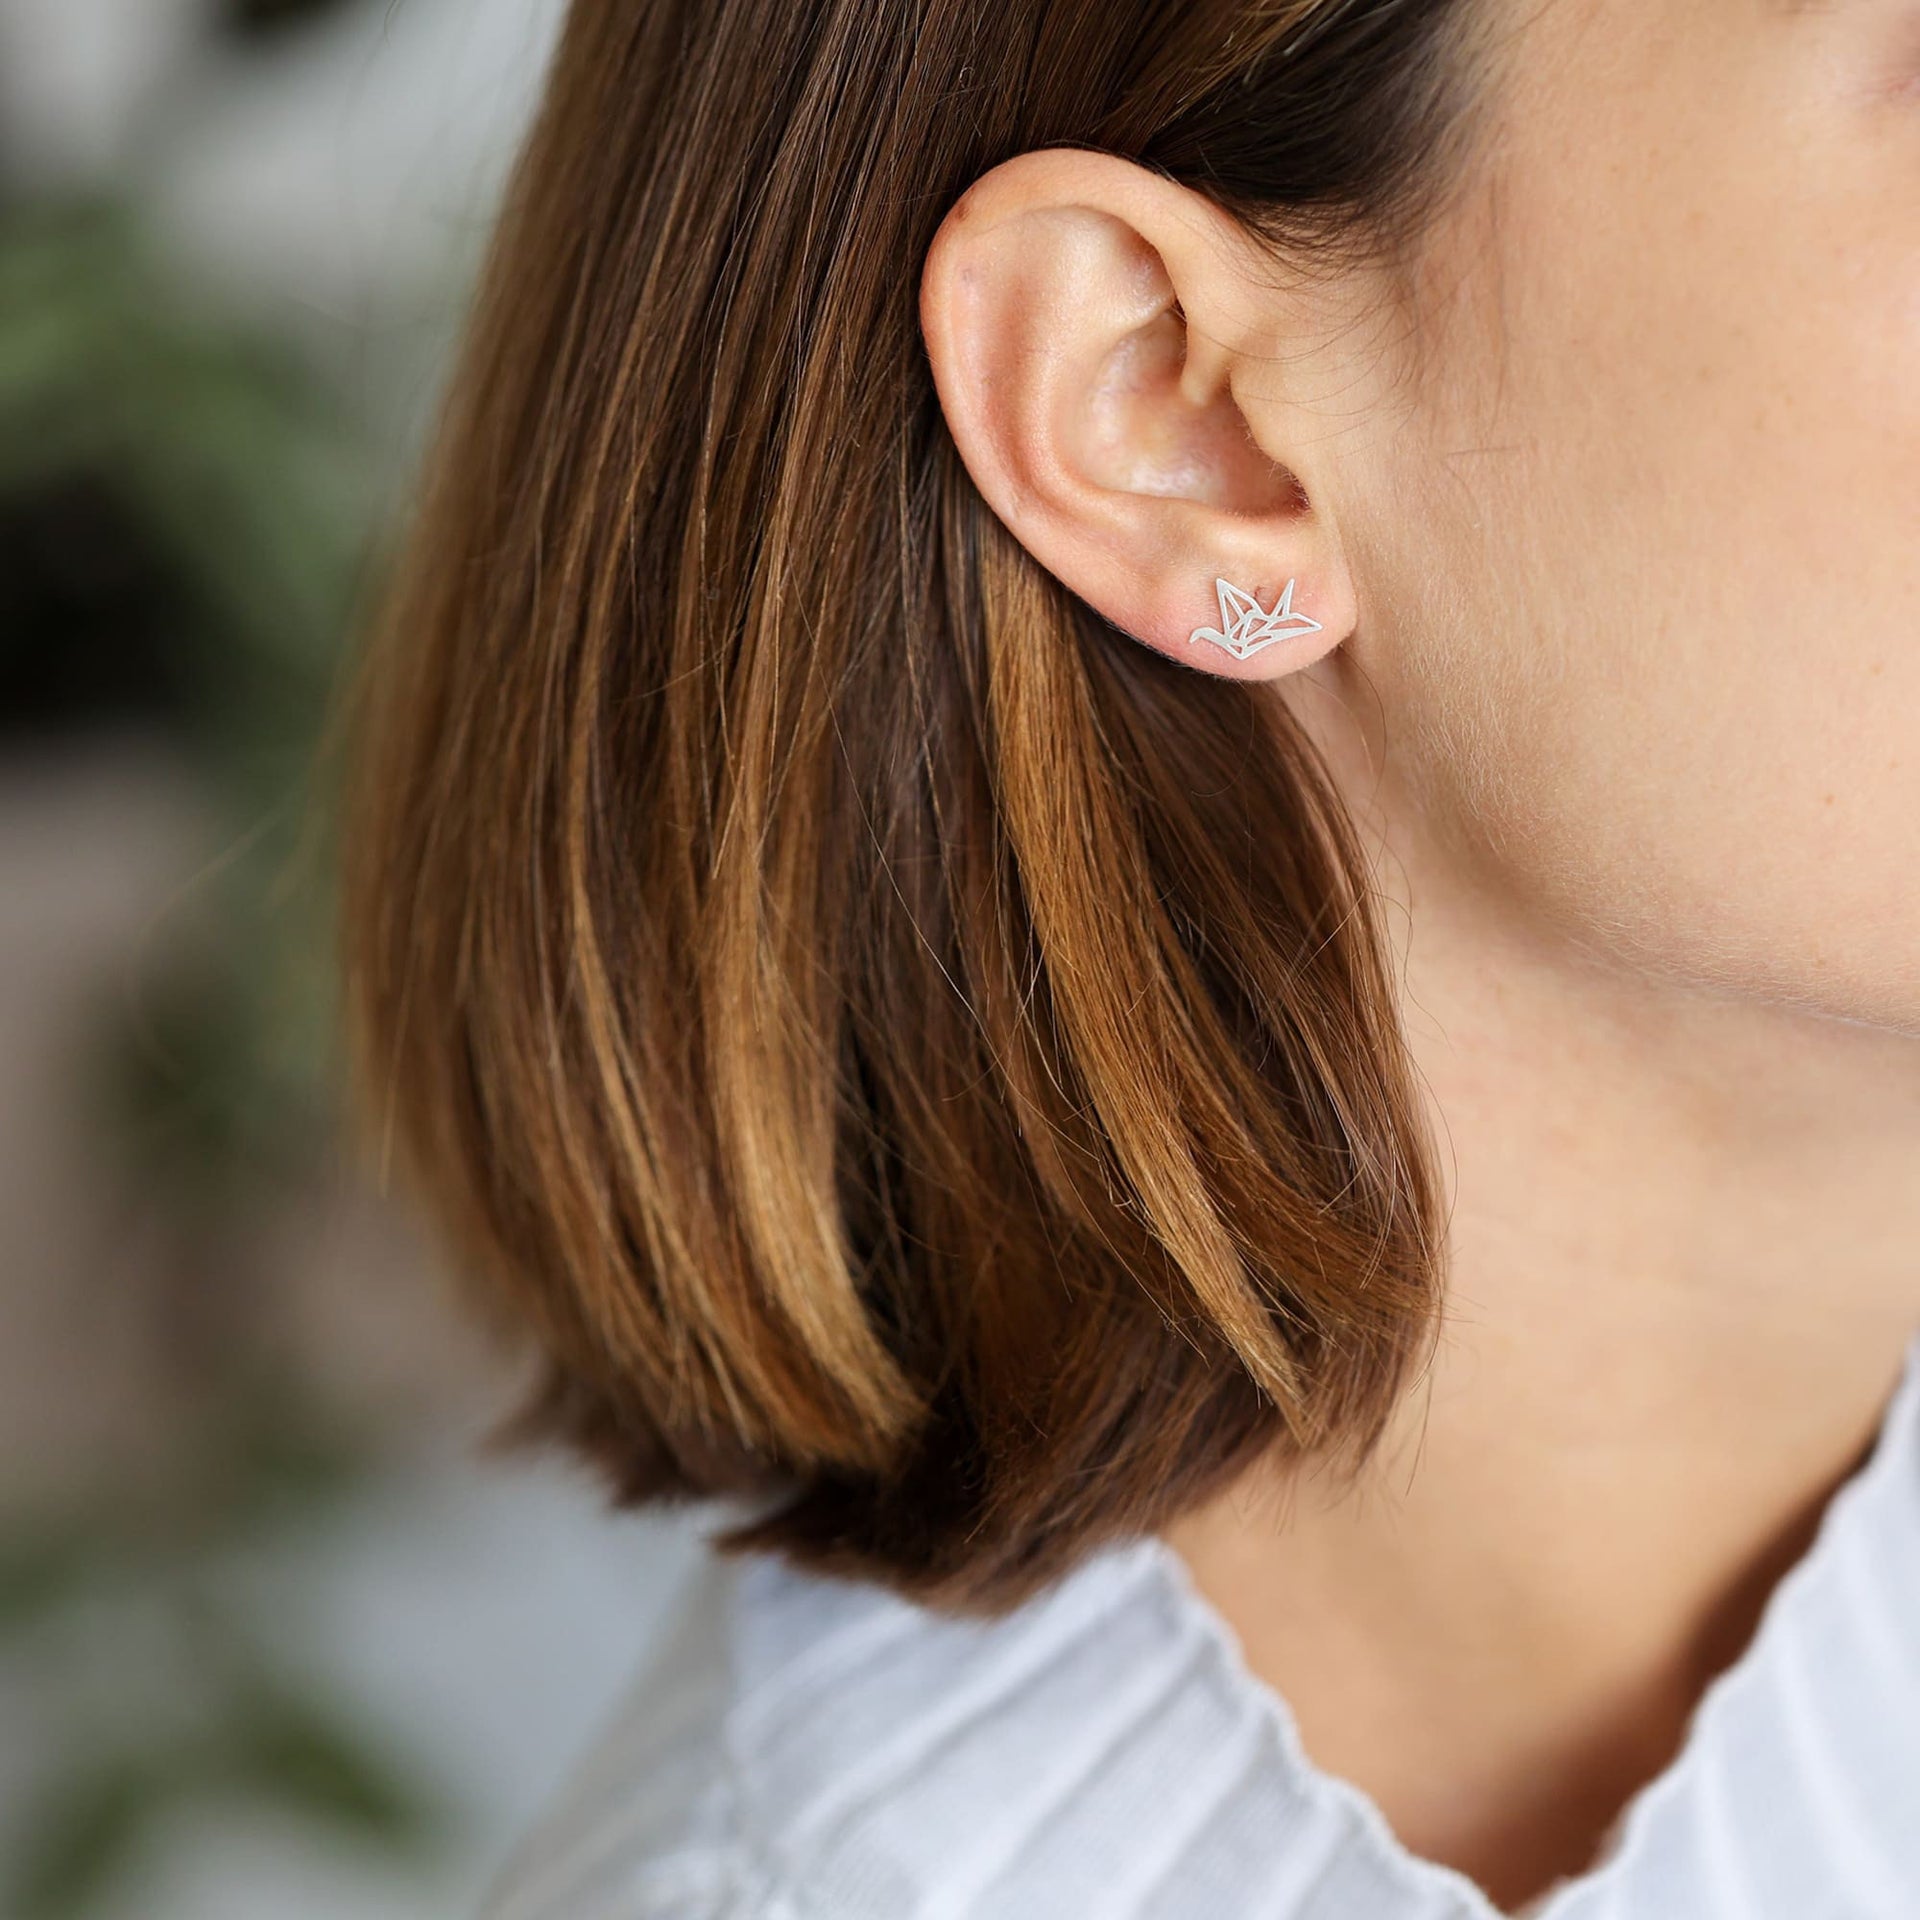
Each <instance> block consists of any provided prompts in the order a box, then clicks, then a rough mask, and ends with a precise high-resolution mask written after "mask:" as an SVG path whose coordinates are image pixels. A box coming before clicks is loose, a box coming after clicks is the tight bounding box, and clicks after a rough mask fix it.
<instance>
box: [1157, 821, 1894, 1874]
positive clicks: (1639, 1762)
mask: <svg viewBox="0 0 1920 1920" xmlns="http://www.w3.org/2000/svg"><path fill="white" fill-rule="evenodd" d="M1392 870H1393V872H1394V873H1395V874H1396V876H1397V877H1398V884H1399V886H1400V887H1401V888H1403V889H1405V897H1404V898H1403V900H1402V903H1401V904H1402V905H1403V907H1407V908H1408V909H1409V910H1408V911H1405V912H1403V913H1396V914H1395V915H1394V916H1393V919H1394V922H1395V923H1396V924H1399V925H1404V926H1407V927H1411V928H1412V929H1414V935H1413V938H1412V939H1411V941H1410V943H1409V944H1408V945H1407V947H1406V948H1405V949H1404V951H1403V953H1402V955H1401V956H1400V957H1401V963H1402V966H1401V971H1402V979H1403V984H1404V989H1405V1008H1404V1020H1405V1026H1406V1031H1407V1034H1408V1041H1409V1045H1410V1047H1411V1048H1412V1051H1413V1054H1414V1056H1415V1060H1416V1063H1417V1065H1418V1067H1419V1070H1420V1074H1421V1076H1422V1078H1423V1079H1424V1081H1425V1083H1426V1085H1427V1088H1428V1090H1429V1094H1430V1098H1431V1101H1432V1111H1433V1124H1434V1134H1435V1139H1436V1143H1437V1146H1438V1149H1439V1155H1440V1161H1441V1165H1442V1168H1443V1169H1444V1171H1445V1173H1446V1176H1447V1181H1448V1186H1449V1190H1450V1198H1451V1214H1450V1220H1449V1261H1450V1266H1449V1274H1448V1280H1447V1289H1446V1308H1445V1313H1444V1318H1443V1324H1442V1330H1441V1334H1440V1338H1439V1341H1438V1344H1437V1347H1436V1349H1435V1352H1434V1357H1433V1361H1432V1364H1431V1366H1430V1367H1429V1368H1428V1369H1427V1370H1426V1371H1425V1372H1424V1374H1423V1375H1422V1377H1421V1379H1420V1381H1419V1383H1418V1385H1417V1386H1416V1387H1415V1389H1414V1390H1413V1391H1412V1392H1410V1393H1409V1395H1408V1396H1407V1398H1406V1399H1405V1401H1404V1402H1403V1404H1402V1407H1401V1409H1400V1412H1399V1414H1398V1416H1397V1418H1396V1420H1395V1423H1394V1425H1393V1427H1392V1429H1391V1430H1390V1432H1389V1434H1388V1436H1387V1439H1386V1442H1385V1444H1384V1445H1383V1446H1382V1447H1381V1448H1380V1450H1379V1451H1378V1453H1377V1454H1376V1455H1375V1457H1374V1458H1373V1460H1372V1461H1371V1462H1370V1463H1369V1464H1368V1466H1367V1468H1366V1470H1365V1471H1364V1472H1363V1473H1362V1475H1361V1476H1360V1478H1359V1480H1358V1481H1357V1482H1356V1483H1355V1484H1353V1485H1351V1486H1334V1485H1332V1484H1330V1483H1329V1482H1328V1481H1327V1480H1326V1478H1325V1476H1322V1475H1319V1474H1317V1473H1315V1472H1312V1471H1306V1472H1299V1471H1296V1472H1293V1473H1291V1474H1281V1473H1278V1472H1276V1471H1273V1470H1270V1469H1262V1470H1260V1471H1259V1472H1257V1473H1256V1474H1255V1475H1253V1476H1250V1477H1249V1478H1248V1480H1247V1481H1245V1482H1244V1483H1243V1484H1242V1485H1240V1486H1239V1487H1237V1488H1235V1489H1234V1490H1232V1492H1231V1493H1230V1494H1229V1496H1227V1497H1226V1498H1224V1499H1222V1500H1219V1501H1216V1502H1214V1503H1212V1504H1211V1505H1209V1506H1208V1507H1206V1508H1203V1509H1201V1510H1198V1511H1196V1512H1194V1513H1192V1514H1190V1515H1188V1516H1185V1517H1184V1518H1183V1520H1182V1521H1181V1522H1179V1523H1178V1524H1177V1525H1176V1526H1174V1527H1173V1528H1170V1529H1169V1530H1168V1539H1169V1541H1170V1542H1171V1544H1173V1545H1174V1547H1175V1548H1176V1549H1177V1550H1178V1551H1179V1552H1180V1553H1181V1554H1182V1555H1183V1557H1184V1558H1185V1559H1186V1560H1187V1561H1188V1563H1189V1565H1190V1566H1191V1568H1192V1570H1193V1573H1194V1577H1195V1581H1196V1583H1197V1584H1198V1585H1199V1586H1200V1588H1201V1590H1202V1591H1203V1592H1204V1593H1206V1594H1207V1596H1208V1597H1209V1599H1210V1600H1211V1601H1212V1602H1213V1604H1214V1605H1215V1606H1216V1608H1217V1609H1218V1610H1219V1611H1220V1612H1221V1613H1222V1614H1223V1615H1224V1616H1225V1617H1226V1619H1227V1620H1228V1622H1229V1624H1230V1625H1231V1626H1232V1627H1233V1628H1234V1629H1235V1631H1236V1632H1237V1633H1238V1635H1239V1637H1240V1639H1241V1641H1242V1644H1243V1646H1244V1647H1245V1649H1246V1652H1247V1656H1248V1659H1249V1663H1250V1664H1251V1665H1252V1666H1253V1668H1254V1670H1255V1671H1256V1672H1257V1673H1260V1674H1261V1675H1262V1677H1264V1678H1266V1679H1267V1680H1268V1681H1269V1682H1270V1683H1271V1684H1272V1685H1274V1686H1275V1687H1276V1689H1277V1690H1278V1691H1279V1692H1281V1693H1282V1694H1283V1695H1284V1696H1285V1697H1286V1698H1287V1700H1288V1701H1289V1704H1290V1705H1291V1706H1292V1708H1293V1710H1294V1712H1295V1716H1296V1718H1297V1719H1298V1721H1299V1723H1300V1730H1301V1737H1302V1741H1303V1743H1304V1745H1305V1746H1306V1748H1307V1751H1308V1753H1309V1754H1310V1755H1311V1756H1312V1757H1313V1758H1314V1759H1315V1760H1316V1761H1317V1762H1318V1763H1319V1764H1320V1765H1322V1766H1323V1767H1325V1768H1327V1769H1328V1770H1329V1771H1331V1772H1335V1773H1338V1774H1342V1775H1344V1776H1345V1777H1347V1778H1349V1779H1352V1780H1353V1781H1354V1782H1355V1783H1356V1784H1357V1785H1359V1786H1361V1787H1362V1788H1364V1789H1365V1790H1367V1791H1368V1792H1369V1793H1371V1794H1372V1796H1373V1797H1374V1798H1375V1799H1376V1800H1377V1801H1378V1802H1379V1803H1380V1805H1381V1807H1382V1810H1383V1812H1385V1813H1386V1815H1387V1817H1388V1820H1389V1822H1390V1823H1391V1824H1393V1825H1394V1826H1395V1827H1396V1829H1397V1830H1398V1831H1399V1833H1400V1837H1401V1838H1402V1840H1403V1841H1404V1842H1405V1843H1406V1844H1407V1845H1408V1846H1409V1847H1411V1848H1412V1849H1413V1850H1414V1851H1415V1852H1418V1853H1422V1854H1425V1855H1427V1856H1428V1857H1430V1858H1436V1859H1440V1860H1443V1861H1445V1862H1446V1863H1447V1864H1450V1865H1453V1866H1456V1867H1459V1868H1460V1869H1461V1870H1462V1871H1465V1872H1467V1873H1469V1874H1470V1875H1471V1876H1472V1877H1474V1878H1475V1879H1477V1880H1479V1881H1480V1883H1481V1884H1482V1885H1483V1886H1485V1887H1486V1888H1487V1890H1488V1892H1489V1893H1490V1894H1491V1895H1492V1896H1493V1897H1494V1899H1495V1900H1496V1902H1497V1903H1508V1904H1511V1903H1517V1902H1519V1901H1522V1900H1525V1899H1527V1898H1530V1897H1531V1896H1532V1895H1533V1894H1534V1893H1535V1892H1537V1891H1539V1890H1541V1889H1543V1888H1544V1887H1545V1886H1547V1885H1549V1884H1551V1882H1552V1881H1553V1880H1554V1879H1555V1878H1557V1877H1558V1876H1559V1875H1561V1874H1565V1873H1572V1872H1577V1871H1579V1870H1580V1869H1582V1868H1583V1867H1584V1866H1586V1865H1587V1864H1589V1862H1590V1860H1591V1857H1592V1855H1593V1853H1594V1851H1595V1849H1596V1847H1597V1846H1598V1844H1599V1842H1600V1840H1601V1838H1602V1836H1603V1834H1604V1831H1605V1829H1606V1827H1607V1826H1608V1825H1609V1824H1610V1823H1611V1821H1612V1819H1613V1818H1614V1816H1615V1815H1616V1814H1617V1813H1618V1811H1619V1809H1620V1807H1621V1806H1622V1805H1623V1804H1624V1802H1625V1801H1626V1800H1627V1799H1628V1798H1630V1797H1631V1795H1632V1794H1633V1793H1634V1792H1635V1791H1636V1790H1637V1789H1638V1788H1639V1787H1641V1786H1642V1785H1644V1784H1645V1782H1646V1781H1647V1780H1648V1779H1649V1778H1650V1777H1651V1776H1652V1775H1653V1774H1654V1773H1656V1772H1658V1771H1659V1769H1660V1768H1661V1767H1662V1766H1663V1765H1665V1764H1666V1763H1667V1762H1668V1761H1670V1760H1671V1758H1672V1757H1673V1754H1674V1753H1675V1751H1676V1750H1677V1748H1678V1746H1679V1744H1680V1742H1681V1740H1682V1738H1683V1736H1684V1731H1685V1726H1686V1722H1687V1719H1688V1717H1689V1716H1690V1714H1691V1712H1692V1709H1693V1707H1694V1705H1695V1704H1696V1702H1697V1700H1698V1697H1699V1695H1700V1692H1701V1691H1702V1689H1703V1688H1704V1686H1705V1685H1706V1683H1707V1681H1708V1680H1709V1679H1710V1678H1711V1677H1712V1676H1713V1674H1714V1673H1715V1672H1717V1671H1719V1670H1720V1669H1721V1668H1722V1667H1724V1666H1725V1665H1726V1664H1728V1663H1729V1662H1730V1661H1731V1660H1732V1659H1733V1658H1735V1657H1736V1656H1737V1655H1738V1653H1739V1652H1740V1651H1741V1649H1742V1647H1743V1646H1744V1644H1745V1642H1746V1640H1747V1639H1748V1638H1749V1637H1750V1635H1751V1632H1752V1630H1753V1627H1754V1625H1755V1624H1756V1623H1757V1620H1758V1617H1759V1614H1760V1612H1761V1609H1762V1608H1763V1606H1764V1603H1765V1601H1766V1598H1767V1596H1768V1594H1769V1593H1770V1592H1771V1589H1772V1587H1773V1585H1774V1583H1775V1582H1776V1581H1777V1579H1778V1577H1779V1575H1780V1574H1781V1573H1782V1572H1783V1571H1784V1570H1785V1568H1786V1566H1788V1565H1790V1564H1791V1562H1792V1561H1793V1560H1794V1559H1796V1558H1798V1557H1799V1555H1800V1553H1801V1552H1803V1551H1804V1550H1805V1547H1806V1546H1807V1544H1808V1542H1809V1541H1810V1539H1811V1535H1812V1531H1813V1528H1814V1527H1815V1525H1816V1524H1817V1521H1818V1518H1819V1515H1820V1513H1821V1510H1822V1509H1823V1507H1824V1504H1825V1502H1826V1500H1827V1498H1828V1497H1829V1496H1830V1495H1831V1493H1832V1491H1833V1490H1834V1488H1835V1487H1836V1486H1837V1485H1838V1484H1839V1483H1840V1482H1841V1481H1842V1480H1844V1479H1845V1478H1846V1476H1847V1475H1848V1474H1849V1473H1850V1472H1851V1471H1852V1470H1853V1469H1854V1468H1855V1467H1856V1466H1857V1465H1858V1464H1859V1462H1860V1460H1861V1458H1862V1456H1863V1453H1864V1452H1865V1450H1866V1449H1867V1448H1868V1447H1869V1446H1870V1445H1871V1442H1872V1438H1873V1435H1874V1432H1875V1430H1876V1428H1877V1426H1878V1424H1879V1420H1880V1416H1881V1413H1882V1412H1883V1410H1884V1407H1885V1404H1886V1401H1887V1398H1888V1396H1889V1395H1890V1393H1891V1392H1892V1390H1893V1387H1894V1385H1895V1382H1896V1380H1897V1377H1898V1373H1899V1369H1900V1364H1901V1360H1902V1357H1903V1354H1904V1351H1905V1347H1906V1342H1907V1340H1908V1339H1909V1338H1910V1336H1911V1335H1912V1333H1913V1331H1914V1329H1915V1327H1916V1324H1920V1252H1916V1249H1920V1181H1916V1180H1915V1179H1914V1177H1913V1170H1914V1167H1915V1165H1916V1163H1917V1162H1920V1043H1917V1042H1916V1041H1915V1040H1913V1039H1912V1038H1909V1037H1905V1036H1899V1035H1891V1034H1889V1033H1887V1032H1885V1031H1883V1030H1876V1029H1873V1028H1870V1027H1867V1026H1863V1025H1857V1024H1848V1023H1844V1022H1840V1021H1835V1020H1831V1019H1824V1018H1820V1017H1817V1016H1815V1015H1813V1014H1810V1013H1807V1012H1804V1011H1800V1010H1794V1009H1788V1008H1783V1007H1781V1006H1779V1005H1777V1004H1775V1005H1769V1004H1765V1003H1763V1002H1760V1001H1758V1000H1754V999H1742V998H1740V997H1739V996H1737V995H1735V994H1733V993H1730V992H1729V993H1719V994H1715V995H1708V994H1705V993H1703V992H1700V991H1698V990H1695V989H1690V988H1687V987H1684V986H1681V985H1678V984H1675V983H1672V982H1660V981H1655V980H1650V979H1649V978H1647V977H1646V976H1645V975H1644V974H1639V975H1630V974H1629V973H1628V972H1626V971H1625V970H1624V969H1621V970H1610V969H1609V968H1607V967H1605V966H1604V965H1602V964H1600V963H1598V962H1597V961H1596V960H1595V959H1594V958H1593V957H1592V955H1591V954H1590V953H1585V952H1580V951H1576V950H1575V949H1573V947H1572V946H1571V945H1570V944H1569V943H1567V942H1565V941H1559V940H1556V939H1555V938H1554V937H1553V936H1552V935H1551V934H1550V933H1545V932H1542V931H1540V930H1538V929H1536V928H1528V927H1526V926H1525V925H1524V923H1523V922H1522V921H1521V920H1520V919H1519V918H1518V917H1517V916H1513V915H1508V914H1505V913H1502V912H1501V911H1500V910H1499V909H1498V908H1497V907H1496V906H1492V905H1489V904H1487V902H1486V901H1485V899H1484V897H1483V896H1480V895H1478V894H1475V893H1473V892H1470V891H1469V889H1468V888H1467V887H1466V886H1465V885H1453V884H1450V876H1449V874H1448V872H1447V869H1446V867H1445V865H1444V863H1443V862H1442V861H1441V860H1440V859H1439V858H1438V857H1437V856H1436V855H1434V854H1432V853H1431V852H1429V851H1426V850H1422V849H1420V848H1419V847H1418V846H1416V845H1413V844H1410V843H1409V842H1408V841H1407V840H1405V839H1404V838H1403V840H1402V842H1401V844H1400V845H1399V846H1398V847H1397V848H1396V852H1395V858H1394V861H1393V863H1392ZM1384 871H1386V869H1384V868H1383V872H1384ZM1416 903H1417V904H1416Z"/></svg>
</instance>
